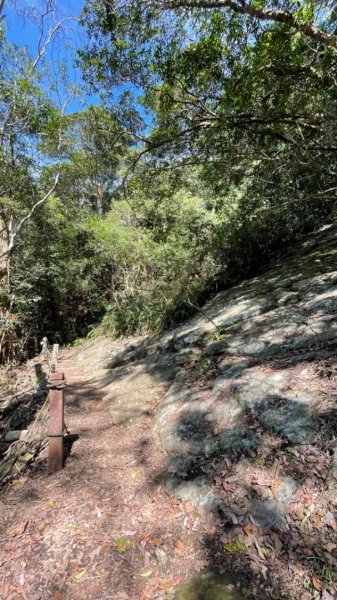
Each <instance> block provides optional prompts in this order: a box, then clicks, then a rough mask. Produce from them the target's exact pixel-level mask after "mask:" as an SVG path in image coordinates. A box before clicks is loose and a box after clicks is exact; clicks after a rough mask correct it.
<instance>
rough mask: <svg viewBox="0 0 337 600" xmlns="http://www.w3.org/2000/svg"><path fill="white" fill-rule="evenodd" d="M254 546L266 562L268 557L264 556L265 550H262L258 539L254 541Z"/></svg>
mask: <svg viewBox="0 0 337 600" xmlns="http://www.w3.org/2000/svg"><path fill="white" fill-rule="evenodd" d="M254 544H255V546H256V550H257V553H258V555H259V557H260V558H262V560H265V559H266V556H265V554H264V551H263V548H261V546H260V544H259V542H258V541H257V540H256V539H254Z"/></svg>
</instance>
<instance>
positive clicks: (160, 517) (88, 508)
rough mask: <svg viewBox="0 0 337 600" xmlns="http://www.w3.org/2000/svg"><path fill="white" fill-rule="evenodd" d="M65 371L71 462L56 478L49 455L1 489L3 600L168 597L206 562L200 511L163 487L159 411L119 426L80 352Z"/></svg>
mask: <svg viewBox="0 0 337 600" xmlns="http://www.w3.org/2000/svg"><path fill="white" fill-rule="evenodd" d="M59 370H60V371H62V370H63V371H64V372H65V375H66V379H67V383H68V385H67V388H66V406H65V420H66V426H67V428H68V430H69V436H68V440H67V454H68V456H67V458H66V464H65V468H64V470H63V471H62V472H60V473H59V474H56V475H53V476H48V475H47V473H46V455H43V456H40V457H39V460H38V461H37V463H36V465H35V467H34V469H33V471H31V472H29V473H28V474H27V475H25V476H21V478H20V479H18V480H16V481H14V482H12V484H11V485H9V486H7V487H6V488H4V489H3V490H2V493H1V495H0V508H1V517H0V544H1V550H0V598H1V599H2V600H5V599H6V600H7V599H8V600H9V599H13V600H14V599H15V600H16V599H19V598H23V599H27V600H37V599H43V600H44V599H47V598H48V599H49V598H52V599H53V600H61V599H68V598H69V599H70V598H72V599H83V598H88V599H92V600H94V599H96V598H97V599H100V600H102V599H103V600H104V599H108V598H111V599H112V598H113V599H114V600H122V599H124V598H128V599H133V598H134V599H136V598H137V599H138V598H144V599H145V598H164V597H169V595H170V593H171V592H170V590H171V589H172V588H173V585H174V584H176V583H178V582H180V581H181V580H182V579H183V578H185V577H186V576H188V575H190V574H193V573H194V572H195V570H198V569H200V567H202V566H203V563H202V553H203V550H202V547H201V546H200V547H199V543H198V542H196V540H195V539H194V538H195V532H193V527H194V524H195V522H197V521H198V520H199V515H195V514H194V513H193V507H191V506H189V505H188V503H187V505H183V504H182V503H180V502H179V501H177V500H172V499H170V498H169V497H168V495H167V494H166V492H165V491H164V487H163V489H162V485H161V475H160V474H161V471H162V470H163V469H164V464H163V457H162V455H160V454H158V451H157V450H156V448H154V447H153V446H152V441H151V437H150V432H149V428H150V425H151V417H149V418H148V419H145V420H143V421H142V422H141V423H137V424H135V425H133V426H132V427H128V428H127V429H126V428H124V427H122V426H113V425H112V424H111V418H110V416H109V414H108V412H107V408H108V406H107V404H106V403H105V402H104V400H103V399H102V396H101V393H100V391H99V389H98V388H95V387H94V386H93V385H92V384H91V383H90V381H89V380H88V376H87V375H86V374H85V373H84V372H83V371H81V370H80V369H79V368H78V367H76V366H75V365H74V362H73V361H72V357H71V352H69V351H67V352H63V353H62V356H61V360H60V364H59ZM188 531H189V534H188V539H187V532H188ZM185 534H186V535H185ZM182 536H183V537H184V540H182V539H181V537H182ZM182 557H183V560H182Z"/></svg>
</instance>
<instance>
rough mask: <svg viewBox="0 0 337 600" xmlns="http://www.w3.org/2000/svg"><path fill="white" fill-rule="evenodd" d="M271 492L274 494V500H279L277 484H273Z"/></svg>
mask: <svg viewBox="0 0 337 600" xmlns="http://www.w3.org/2000/svg"><path fill="white" fill-rule="evenodd" d="M271 493H272V494H273V498H274V500H278V495H277V488H276V486H275V485H272V486H271Z"/></svg>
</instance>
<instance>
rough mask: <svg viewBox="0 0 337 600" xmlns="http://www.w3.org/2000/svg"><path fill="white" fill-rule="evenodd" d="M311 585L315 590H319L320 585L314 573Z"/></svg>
mask: <svg viewBox="0 0 337 600" xmlns="http://www.w3.org/2000/svg"><path fill="white" fill-rule="evenodd" d="M312 585H313V586H314V588H315V590H317V591H318V592H320V591H321V589H322V586H321V584H320V582H319V581H318V579H317V577H316V576H315V575H313V576H312Z"/></svg>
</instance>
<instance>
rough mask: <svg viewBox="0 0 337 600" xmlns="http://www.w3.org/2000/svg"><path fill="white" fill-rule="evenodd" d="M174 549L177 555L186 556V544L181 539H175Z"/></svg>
mask: <svg viewBox="0 0 337 600" xmlns="http://www.w3.org/2000/svg"><path fill="white" fill-rule="evenodd" d="M175 551H176V554H178V556H186V554H187V552H186V546H185V543H184V542H183V540H178V541H177V543H176V547H175Z"/></svg>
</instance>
